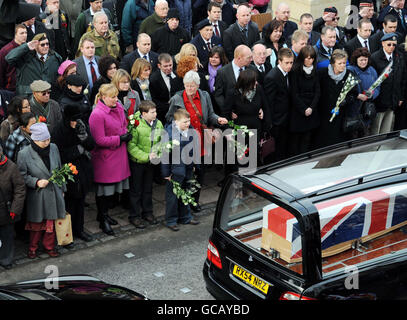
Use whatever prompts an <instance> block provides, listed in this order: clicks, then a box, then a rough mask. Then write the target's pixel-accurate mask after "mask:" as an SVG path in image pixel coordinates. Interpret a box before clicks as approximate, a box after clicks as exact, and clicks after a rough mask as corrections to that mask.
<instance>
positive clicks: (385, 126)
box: [370, 33, 407, 134]
mask: <svg viewBox="0 0 407 320" xmlns="http://www.w3.org/2000/svg"><path fill="white" fill-rule="evenodd" d="M381 41H382V49H379V50H377V51H376V52H375V53H373V54H372V56H371V58H370V61H371V65H372V67H373V68H375V69H376V71H377V74H378V75H380V74H382V72H383V70H385V69H386V67H387V66H388V65H389V64H391V68H392V71H391V72H390V73H389V74H388V78H387V79H386V80H384V81H383V82H382V84H381V86H380V94H379V96H378V97H377V99H376V100H375V101H374V102H375V105H376V111H377V115H376V118H375V120H374V121H373V124H372V127H371V134H379V133H387V132H390V131H393V129H396V127H398V126H399V124H398V123H399V121H400V120H402V119H400V114H401V111H402V110H401V106H402V104H403V101H405V86H406V80H407V78H406V66H405V61H404V58H403V55H402V54H400V52H399V51H398V50H397V34H396V33H387V34H385V35H384V36H383V37H382V38H381ZM402 122H403V121H402ZM393 123H395V126H393ZM399 129H400V128H399Z"/></svg>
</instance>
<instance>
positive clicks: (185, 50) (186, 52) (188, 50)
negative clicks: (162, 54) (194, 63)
mask: <svg viewBox="0 0 407 320" xmlns="http://www.w3.org/2000/svg"><path fill="white" fill-rule="evenodd" d="M186 56H192V57H196V58H197V59H198V68H203V66H202V64H201V62H200V61H199V58H198V50H196V47H195V46H194V45H193V44H192V43H185V44H184V45H183V46H182V47H181V50H180V51H179V52H178V53H177V54H176V55H175V56H174V60H175V63H176V64H178V63H179V61H180V60H181V58H183V57H186Z"/></svg>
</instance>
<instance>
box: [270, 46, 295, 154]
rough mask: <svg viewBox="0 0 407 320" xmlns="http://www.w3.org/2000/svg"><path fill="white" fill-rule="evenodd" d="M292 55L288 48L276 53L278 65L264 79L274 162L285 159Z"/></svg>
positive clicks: (287, 138)
mask: <svg viewBox="0 0 407 320" xmlns="http://www.w3.org/2000/svg"><path fill="white" fill-rule="evenodd" d="M293 62H294V53H293V52H292V51H291V49H289V48H282V49H280V50H279V51H278V65H277V67H276V68H273V69H271V71H270V72H269V73H268V74H267V75H266V77H265V78H264V91H265V93H266V96H267V99H268V103H269V106H270V108H271V119H272V124H273V127H272V133H273V136H274V139H275V143H276V151H275V153H274V156H273V158H274V159H273V160H274V161H279V160H282V159H285V158H286V157H287V151H288V149H287V145H288V140H289V130H288V127H289V126H288V120H289V111H290V109H291V107H290V93H289V85H290V84H289V76H288V74H289V72H290V71H291V68H292V66H293Z"/></svg>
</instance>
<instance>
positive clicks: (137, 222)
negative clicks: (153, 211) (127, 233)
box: [129, 218, 147, 229]
mask: <svg viewBox="0 0 407 320" xmlns="http://www.w3.org/2000/svg"><path fill="white" fill-rule="evenodd" d="M129 222H130V223H131V224H132V225H133V226H135V227H136V228H137V229H145V228H146V227H147V226H146V224H145V223H144V221H143V220H141V219H140V218H133V219H129Z"/></svg>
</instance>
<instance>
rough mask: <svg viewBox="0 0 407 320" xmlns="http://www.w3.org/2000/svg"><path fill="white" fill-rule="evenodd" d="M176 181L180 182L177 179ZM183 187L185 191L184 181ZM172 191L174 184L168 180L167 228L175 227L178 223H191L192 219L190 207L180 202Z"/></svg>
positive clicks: (166, 196)
mask: <svg viewBox="0 0 407 320" xmlns="http://www.w3.org/2000/svg"><path fill="white" fill-rule="evenodd" d="M173 178H174V177H173ZM176 181H179V180H178V179H177V180H176ZM181 185H182V186H183V188H184V189H185V187H186V186H185V182H184V181H182V183H181ZM172 189H173V185H172V182H171V181H168V180H167V182H166V189H165V223H166V224H167V226H173V225H176V224H177V223H181V224H186V223H189V221H191V219H192V215H191V209H190V207H189V205H188V206H186V205H185V204H184V203H183V202H182V201H181V200H178V198H177V196H176V195H175V194H174V192H173V190H172Z"/></svg>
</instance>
